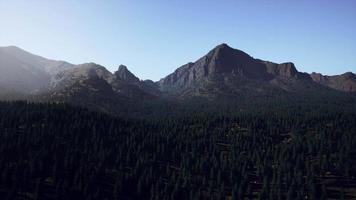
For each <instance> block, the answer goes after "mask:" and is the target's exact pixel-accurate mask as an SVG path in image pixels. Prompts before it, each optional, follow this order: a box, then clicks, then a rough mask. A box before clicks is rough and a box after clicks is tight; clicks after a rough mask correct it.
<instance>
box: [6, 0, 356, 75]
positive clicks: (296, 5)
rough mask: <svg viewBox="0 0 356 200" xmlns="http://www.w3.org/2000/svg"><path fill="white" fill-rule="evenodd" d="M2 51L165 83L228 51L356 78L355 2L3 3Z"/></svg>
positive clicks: (82, 0) (147, 0) (79, 0)
mask: <svg viewBox="0 0 356 200" xmlns="http://www.w3.org/2000/svg"><path fill="white" fill-rule="evenodd" d="M0 19H1V20H0V46H8V45H16V46H19V47H21V48H23V49H25V50H28V51H30V52H33V53H35V54H38V55H42V56H45V57H48V58H54V59H60V60H66V61H69V62H71V63H75V64H79V63H84V62H96V63H99V64H101V65H104V66H105V67H107V68H108V69H109V70H110V71H115V70H116V68H117V67H118V66H119V64H125V65H127V66H128V68H129V69H130V70H131V71H132V72H134V73H135V74H136V75H137V76H139V77H140V78H141V79H153V80H158V79H159V78H161V77H164V76H165V75H167V74H169V73H171V72H172V71H173V70H174V69H176V68H177V67H179V66H181V65H183V64H185V63H187V62H189V61H195V60H197V59H198V58H199V57H201V56H203V55H204V54H205V53H207V52H208V51H209V50H210V49H211V48H213V47H214V46H216V45H218V44H220V43H223V42H224V43H227V44H229V45H230V46H232V47H234V48H237V49H241V50H243V51H245V52H246V53H248V54H250V55H251V56H253V57H255V58H261V59H266V60H270V61H274V62H286V61H292V62H294V63H295V64H296V66H297V68H298V69H299V70H300V71H306V72H312V71H317V72H322V73H323V74H339V73H343V72H345V71H353V72H356V1H355V0H298V1H295V0H290V1H287V0H268V1H262V0H259V1H257V0H245V1H238V0H235V1H223V0H221V1H218V0H215V1H209V0H203V1H198V0H189V1H188V0H187V1H184V0H169V1H168V0H145V1H135V0H125V1H120V0H116V1H108V0H100V1H99V0H96V1H91V0H72V1H69V0H33V1H32V0H31V1H30V0H0Z"/></svg>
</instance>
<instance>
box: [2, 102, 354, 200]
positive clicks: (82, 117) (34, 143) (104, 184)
mask: <svg viewBox="0 0 356 200" xmlns="http://www.w3.org/2000/svg"><path fill="white" fill-rule="evenodd" d="M306 101H308V100H306ZM274 102H278V101H274ZM200 105H201V106H200V107H199V108H197V107H196V106H195V108H196V110H194V109H190V108H187V109H186V110H183V109H180V108H179V107H175V106H173V108H172V107H169V106H161V107H160V111H157V109H153V108H156V107H157V106H158V105H151V107H150V106H147V105H146V110H145V111H142V114H141V115H142V116H145V117H141V118H140V117H137V116H139V114H137V113H132V116H131V117H127V118H123V117H120V116H116V117H114V116H112V115H108V114H104V113H100V112H94V111H89V110H87V109H85V108H80V107H72V106H70V105H67V104H54V103H42V104H39V103H27V102H2V103H0V198H1V199H6V200H11V199H34V200H40V199H56V200H62V199H63V200H64V199H157V200H162V199H219V200H220V199H221V200H222V199H234V200H235V199H271V200H272V199H273V200H275V199H355V198H356V178H355V176H356V133H355V131H356V112H355V108H354V106H345V105H341V104H336V103H330V104H327V105H320V106H316V104H315V105H313V104H311V103H310V102H309V104H308V105H309V106H306V105H303V104H300V105H293V106H291V105H287V104H285V105H282V104H279V105H278V106H277V105H276V106H275V107H274V106H262V105H256V107H253V108H251V109H248V110H246V109H244V107H243V106H242V107H240V108H235V109H232V108H231V107H230V108H225V109H226V110H224V109H223V108H217V107H216V105H215V107H213V106H211V105H208V104H206V106H205V107H204V106H203V104H200ZM277 107H278V108H279V109H276V108H277ZM174 108H176V109H174ZM152 110H155V111H156V112H155V113H152V112H151V111H152ZM172 110H174V112H175V113H174V114H172V115H169V114H167V112H171V111H172ZM187 110H188V111H187ZM189 110H190V111H189ZM198 110H200V111H198ZM203 110H204V112H203ZM227 110H228V111H229V112H227ZM179 113H181V114H179ZM146 116H151V117H146Z"/></svg>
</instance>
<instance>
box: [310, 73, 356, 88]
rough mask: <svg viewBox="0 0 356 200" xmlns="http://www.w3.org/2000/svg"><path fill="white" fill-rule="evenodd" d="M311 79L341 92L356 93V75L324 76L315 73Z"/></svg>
mask: <svg viewBox="0 0 356 200" xmlns="http://www.w3.org/2000/svg"><path fill="white" fill-rule="evenodd" d="M310 77H311V78H312V79H313V81H315V82H316V83H318V84H321V85H324V86H327V87H330V88H333V89H335V90H341V91H345V92H356V75H355V74H354V73H352V72H347V73H344V74H341V75H335V76H324V75H322V74H320V73H315V72H313V73H312V74H310Z"/></svg>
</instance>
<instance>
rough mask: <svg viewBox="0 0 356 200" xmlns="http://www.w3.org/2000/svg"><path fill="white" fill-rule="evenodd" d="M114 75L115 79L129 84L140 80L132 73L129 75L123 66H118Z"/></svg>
mask: <svg viewBox="0 0 356 200" xmlns="http://www.w3.org/2000/svg"><path fill="white" fill-rule="evenodd" d="M114 75H115V76H116V78H118V79H120V80H123V81H127V82H130V83H138V82H140V79H139V78H137V77H136V76H135V75H134V74H133V73H131V72H130V71H129V70H128V69H127V67H126V66H125V65H120V66H119V68H118V70H117V71H116V72H115V73H114Z"/></svg>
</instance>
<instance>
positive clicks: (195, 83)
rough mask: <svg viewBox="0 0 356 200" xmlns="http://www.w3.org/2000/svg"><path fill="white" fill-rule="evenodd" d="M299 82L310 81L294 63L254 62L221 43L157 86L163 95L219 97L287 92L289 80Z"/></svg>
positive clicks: (251, 58)
mask: <svg viewBox="0 0 356 200" xmlns="http://www.w3.org/2000/svg"><path fill="white" fill-rule="evenodd" d="M299 79H310V78H309V75H305V74H303V73H300V72H298V71H297V69H296V68H295V66H294V64H293V63H290V62H288V63H282V64H277V63H273V62H268V61H263V60H259V59H254V58H253V57H251V56H249V55H248V54H246V53H244V52H242V51H240V50H237V49H233V48H231V47H229V46H227V45H226V44H221V45H218V46H217V47H215V48H214V49H213V50H211V51H210V52H209V53H208V54H207V55H205V56H204V57H202V58H200V59H198V60H197V61H196V62H194V63H188V64H186V65H183V66H182V67H180V68H178V69H177V70H176V71H175V72H174V73H172V74H170V75H168V76H167V77H166V78H163V79H161V80H160V81H159V82H158V84H159V86H160V89H161V90H162V91H163V92H166V93H173V94H175V95H179V96H182V95H183V96H184V95H198V96H200V95H201V91H203V92H204V93H214V92H217V93H220V94H221V93H229V92H230V93H231V92H232V91H237V92H238V91H241V89H245V90H246V89H249V90H251V91H253V90H255V91H262V90H264V88H266V87H279V88H280V89H283V90H290V87H289V86H288V84H289V83H288V80H291V82H293V84H295V83H294V82H295V81H298V80H299ZM256 83H258V84H256ZM252 85H253V86H252ZM223 90H226V91H223Z"/></svg>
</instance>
